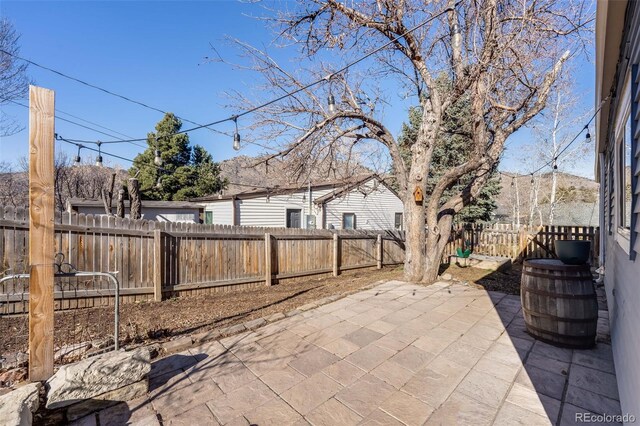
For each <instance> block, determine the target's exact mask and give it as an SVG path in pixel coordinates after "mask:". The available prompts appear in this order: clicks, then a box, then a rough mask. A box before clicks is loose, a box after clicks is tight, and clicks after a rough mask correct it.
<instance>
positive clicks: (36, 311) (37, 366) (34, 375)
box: [29, 86, 55, 382]
mask: <svg viewBox="0 0 640 426" xmlns="http://www.w3.org/2000/svg"><path fill="white" fill-rule="evenodd" d="M54 110H55V93H54V92H53V90H49V89H44V88H42V87H36V86H29V265H30V278H29V380H30V381H32V382H35V381H41V380H47V379H48V378H49V377H51V376H52V375H53V278H54V277H53V273H54V271H53V261H54V255H55V245H54V234H53V224H54V219H55V210H54V209H55V205H54V173H55V172H54V164H53V153H54V138H55V134H54V132H55V128H54V120H55V112H54Z"/></svg>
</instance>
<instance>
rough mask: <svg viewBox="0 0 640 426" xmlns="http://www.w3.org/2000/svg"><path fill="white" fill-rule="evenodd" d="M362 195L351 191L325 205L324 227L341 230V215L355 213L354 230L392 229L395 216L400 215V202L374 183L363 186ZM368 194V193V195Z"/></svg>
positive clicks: (382, 186) (387, 190)
mask: <svg viewBox="0 0 640 426" xmlns="http://www.w3.org/2000/svg"><path fill="white" fill-rule="evenodd" d="M362 189H363V190H364V193H368V194H367V195H365V194H364V193H362V192H360V191H358V190H353V191H351V192H349V193H347V194H346V195H345V196H344V197H341V198H337V199H335V200H332V201H329V202H328V203H327V204H326V227H327V228H329V227H330V225H333V226H334V227H335V228H336V229H342V215H343V214H344V213H355V215H356V229H365V230H376V229H394V225H395V214H396V213H402V212H403V210H404V208H403V206H402V201H400V199H399V198H398V197H397V196H396V195H395V194H394V193H393V192H391V191H390V190H389V189H388V188H387V187H386V186H384V185H382V184H379V185H377V188H374V182H371V181H370V182H367V183H366V184H365V185H363V188H362ZM369 192H370V193H369Z"/></svg>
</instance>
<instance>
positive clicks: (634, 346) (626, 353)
mask: <svg viewBox="0 0 640 426" xmlns="http://www.w3.org/2000/svg"><path fill="white" fill-rule="evenodd" d="M606 250H607V261H606V263H605V268H606V275H605V280H604V283H605V288H606V290H607V304H608V305H609V324H610V327H611V341H612V344H613V355H614V361H615V366H616V375H617V379H618V391H619V393H620V404H621V406H622V412H623V413H631V414H634V415H635V416H636V418H640V417H639V416H640V278H639V277H640V264H639V263H638V262H637V261H636V262H631V261H630V260H629V255H628V254H627V253H626V252H625V251H624V250H622V248H620V245H619V244H618V243H617V242H616V241H615V240H614V239H613V238H607V244H606Z"/></svg>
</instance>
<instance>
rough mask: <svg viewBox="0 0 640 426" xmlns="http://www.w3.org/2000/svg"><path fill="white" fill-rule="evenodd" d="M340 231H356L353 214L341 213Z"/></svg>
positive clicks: (354, 215)
mask: <svg viewBox="0 0 640 426" xmlns="http://www.w3.org/2000/svg"><path fill="white" fill-rule="evenodd" d="M342 229H356V214H355V213H342Z"/></svg>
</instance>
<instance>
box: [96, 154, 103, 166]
mask: <svg viewBox="0 0 640 426" xmlns="http://www.w3.org/2000/svg"><path fill="white" fill-rule="evenodd" d="M96 166H98V167H102V155H98V156H97V157H96Z"/></svg>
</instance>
